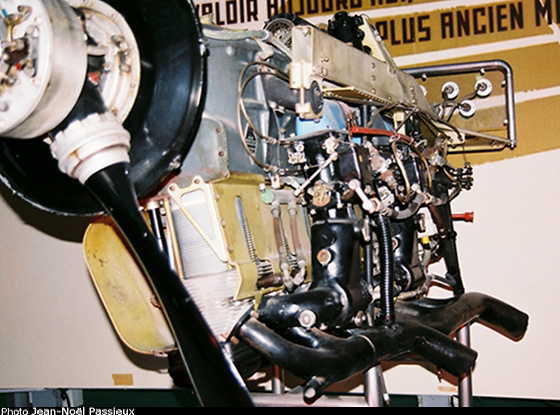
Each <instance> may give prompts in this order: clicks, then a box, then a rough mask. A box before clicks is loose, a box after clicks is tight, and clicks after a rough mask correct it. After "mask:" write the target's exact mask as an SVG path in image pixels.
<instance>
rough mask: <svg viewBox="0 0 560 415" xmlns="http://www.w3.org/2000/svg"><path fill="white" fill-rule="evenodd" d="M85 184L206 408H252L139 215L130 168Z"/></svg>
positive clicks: (98, 175) (108, 172) (112, 171)
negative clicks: (147, 286)
mask: <svg viewBox="0 0 560 415" xmlns="http://www.w3.org/2000/svg"><path fill="white" fill-rule="evenodd" d="M85 186H86V187H87V188H88V189H89V190H90V191H91V192H92V193H93V194H94V195H95V197H96V198H97V199H98V200H99V202H100V203H101V204H102V205H103V207H104V208H105V210H106V212H107V213H109V214H110V215H111V216H112V218H113V219H114V220H115V223H116V224H117V225H118V226H119V228H120V229H121V231H122V232H123V234H124V235H125V236H126V238H127V240H128V242H129V243H130V246H131V247H132V248H133V250H134V251H135V253H136V255H137V257H138V259H139V261H140V262H141V264H142V266H143V267H144V270H145V271H146V275H147V276H148V278H149V280H150V282H151V283H152V287H153V288H154V290H155V292H156V294H157V296H158V298H159V302H160V304H161V305H162V307H163V310H164V312H165V314H166V317H167V319H168V321H169V323H170V327H171V329H172V331H173V334H174V336H175V340H176V341H177V346H178V348H179V351H180V352H181V355H182V358H183V361H184V362H185V366H186V368H187V371H188V373H189V376H190V378H191V381H192V383H193V386H194V389H195V392H196V394H197V396H198V399H199V402H200V404H201V405H202V406H220V407H221V406H253V402H252V399H251V397H250V394H249V392H248V390H247V389H246V387H245V384H244V382H243V380H242V379H241V377H240V376H239V373H238V372H237V369H236V368H235V366H234V365H233V363H232V362H231V361H230V359H229V358H228V357H227V356H226V355H225V354H224V352H223V350H222V348H221V345H220V343H219V342H217V341H216V339H215V338H214V336H213V335H212V332H211V331H210V328H209V327H208V325H207V324H206V322H205V321H204V318H203V316H202V315H201V313H200V311H199V310H198V308H197V306H196V304H195V303H194V301H193V299H192V297H191V296H190V294H189V292H188V291H187V289H186V288H185V286H184V285H183V283H182V282H181V279H180V278H179V276H178V275H177V274H176V273H175V272H174V271H173V270H172V269H171V268H170V267H169V263H168V258H167V256H166V255H165V253H164V252H163V251H161V249H160V248H159V245H158V242H157V240H156V238H155V237H154V235H153V234H152V232H151V230H150V228H149V226H148V225H147V223H146V221H145V220H144V218H143V217H142V215H141V213H140V212H139V209H138V205H137V201H136V194H135V191H134V189H133V186H132V181H131V180H130V178H129V170H128V164H125V163H118V164H115V165H112V166H110V167H107V168H105V169H103V170H101V171H100V172H98V173H95V174H94V175H92V176H91V177H90V178H89V179H88V180H87V181H86V183H85Z"/></svg>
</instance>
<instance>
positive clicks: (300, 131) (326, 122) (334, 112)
mask: <svg viewBox="0 0 560 415" xmlns="http://www.w3.org/2000/svg"><path fill="white" fill-rule="evenodd" d="M325 130H339V131H340V130H346V118H345V117H344V112H343V111H342V108H341V107H340V105H338V104H337V103H336V102H334V101H329V100H325V103H324V106H323V116H322V117H321V118H319V119H318V120H302V119H299V118H298V120H297V122H296V135H298V136H299V135H305V134H311V133H316V132H318V131H325Z"/></svg>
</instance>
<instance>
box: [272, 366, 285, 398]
mask: <svg viewBox="0 0 560 415" xmlns="http://www.w3.org/2000/svg"><path fill="white" fill-rule="evenodd" d="M272 370H273V372H272V393H273V394H274V395H283V394H284V393H285V392H286V388H285V386H284V371H283V370H282V369H281V368H280V366H276V365H275V366H273V368H272Z"/></svg>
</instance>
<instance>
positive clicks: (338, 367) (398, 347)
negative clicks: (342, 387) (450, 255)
mask: <svg viewBox="0 0 560 415" xmlns="http://www.w3.org/2000/svg"><path fill="white" fill-rule="evenodd" d="M395 316H396V318H395V323H394V324H392V325H380V326H375V327H369V328H367V329H357V330H353V331H352V332H351V335H350V336H349V337H346V338H341V337H336V336H333V335H331V334H327V333H325V332H322V331H320V330H318V329H311V330H305V329H302V328H300V327H294V328H292V329H290V330H289V331H287V332H286V331H285V332H284V333H283V334H284V335H280V334H279V333H277V332H275V331H273V330H272V329H270V328H268V327H267V326H266V325H265V324H263V323H261V322H260V321H258V320H257V319H256V318H250V319H249V320H248V321H247V322H245V323H244V324H243V325H241V326H240V328H239V332H238V336H239V337H240V338H241V339H243V340H245V341H246V342H247V343H249V345H250V346H252V347H253V348H255V349H256V350H257V351H259V352H260V353H262V354H263V355H264V356H265V357H267V358H268V359H269V360H270V361H271V362H273V363H274V364H277V365H279V366H280V367H282V368H284V369H286V370H288V371H289V372H291V373H293V374H295V375H297V376H300V377H302V378H303V379H307V380H308V383H307V385H306V389H305V392H304V398H305V399H306V401H307V402H309V403H312V402H313V401H315V400H316V399H318V398H319V396H320V394H321V392H322V391H323V390H324V389H325V388H326V387H327V386H329V385H330V384H332V383H335V382H338V381H342V380H344V379H346V378H348V377H350V376H352V375H354V374H357V373H360V372H364V371H366V370H367V369H369V368H371V367H373V366H376V365H378V364H379V363H381V362H383V361H387V360H392V359H395V358H397V357H399V356H402V355H404V354H407V353H414V354H417V355H418V356H420V357H421V358H422V359H424V360H426V361H428V362H431V363H433V364H435V365H436V366H438V367H440V368H441V369H443V370H445V371H447V372H449V373H450V374H452V375H454V376H457V377H460V376H462V375H463V374H465V373H468V372H469V371H470V370H472V368H473V366H474V364H475V360H476V358H477V352H475V351H474V350H472V349H470V348H469V347H467V346H465V345H463V344H461V343H459V342H457V341H455V340H453V339H452V338H450V337H449V336H450V335H451V334H453V333H454V332H455V331H456V330H457V329H458V328H460V327H461V326H463V325H464V324H466V323H469V322H474V321H480V322H482V323H485V324H487V325H489V326H491V327H492V328H494V329H495V330H496V331H498V332H500V333H502V334H504V335H506V336H507V337H509V338H511V339H513V340H520V339H521V338H522V337H523V335H524V333H525V331H526V329H527V324H528V316H527V315H526V314H525V313H523V312H521V311H519V310H517V309H515V308H513V307H511V306H509V305H507V304H505V303H503V302H502V301H500V300H496V299H494V298H492V297H489V296H486V295H484V294H478V293H469V294H464V295H462V296H460V297H455V298H453V299H450V300H427V299H423V300H418V301H413V302H398V303H396V304H395Z"/></svg>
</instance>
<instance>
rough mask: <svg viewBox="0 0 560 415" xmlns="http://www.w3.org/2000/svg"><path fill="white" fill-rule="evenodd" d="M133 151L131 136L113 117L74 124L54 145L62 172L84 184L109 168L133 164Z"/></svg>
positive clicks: (96, 117)
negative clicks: (121, 164)
mask: <svg viewBox="0 0 560 415" xmlns="http://www.w3.org/2000/svg"><path fill="white" fill-rule="evenodd" d="M129 150H130V133H129V132H128V131H127V130H125V128H124V127H123V126H122V124H121V123H120V121H119V120H118V119H117V118H116V117H115V116H114V115H113V114H111V113H104V114H91V115H90V116H88V117H87V118H85V119H83V120H79V121H74V122H72V123H71V124H70V125H69V126H68V127H67V128H66V129H65V130H64V131H61V132H60V133H58V134H57V135H56V136H55V140H54V141H53V143H52V144H51V153H52V155H53V157H54V158H55V159H57V160H58V167H59V169H60V170H61V171H62V172H64V173H66V174H68V175H69V176H70V177H72V178H75V179H78V180H79V181H80V182H81V183H82V184H83V183H85V182H86V181H87V179H89V178H90V177H91V176H92V175H93V174H95V173H97V172H98V171H100V170H102V169H104V168H105V167H108V166H111V165H113V164H117V163H122V162H129V161H130V158H129V156H128V151H129Z"/></svg>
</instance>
